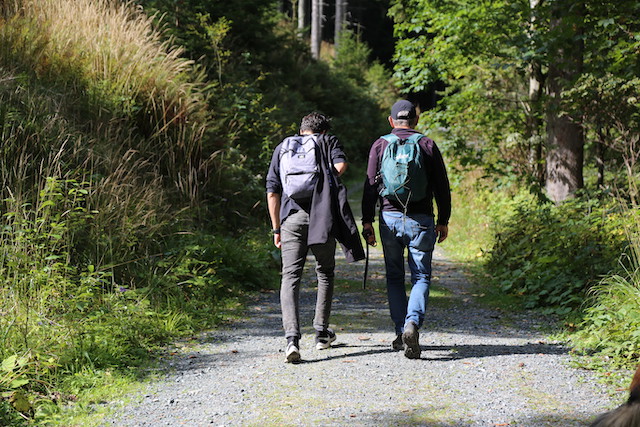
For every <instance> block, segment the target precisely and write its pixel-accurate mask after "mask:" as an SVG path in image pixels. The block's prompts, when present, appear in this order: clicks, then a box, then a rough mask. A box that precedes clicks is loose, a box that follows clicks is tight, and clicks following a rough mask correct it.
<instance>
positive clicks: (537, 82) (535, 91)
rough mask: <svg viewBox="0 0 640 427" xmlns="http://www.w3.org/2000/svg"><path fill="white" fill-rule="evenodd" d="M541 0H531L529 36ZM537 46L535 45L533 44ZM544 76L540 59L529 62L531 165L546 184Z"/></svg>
mask: <svg viewBox="0 0 640 427" xmlns="http://www.w3.org/2000/svg"><path fill="white" fill-rule="evenodd" d="M539 3H540V0H530V1H529V9H530V11H531V24H530V25H529V37H530V39H533V37H534V35H535V33H536V32H537V31H538V28H537V25H538V10H537V9H538V6H539ZM532 47H534V48H535V46H532ZM543 80H544V76H543V74H542V66H541V64H540V61H539V60H538V59H533V60H532V61H531V63H530V64H529V103H528V110H527V111H526V114H527V116H526V117H527V135H526V137H527V140H528V141H529V167H530V170H531V173H532V175H533V179H534V181H535V182H537V183H538V185H540V188H542V186H543V185H544V169H543V168H542V136H541V133H542V118H541V114H540V113H541V105H540V100H541V98H542V94H543V90H544V82H543Z"/></svg>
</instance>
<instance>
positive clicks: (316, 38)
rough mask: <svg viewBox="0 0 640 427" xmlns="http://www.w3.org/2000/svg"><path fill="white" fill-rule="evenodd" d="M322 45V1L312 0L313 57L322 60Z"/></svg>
mask: <svg viewBox="0 0 640 427" xmlns="http://www.w3.org/2000/svg"><path fill="white" fill-rule="evenodd" d="M321 43H322V0H311V56H312V57H313V58H314V59H319V58H320V44H321Z"/></svg>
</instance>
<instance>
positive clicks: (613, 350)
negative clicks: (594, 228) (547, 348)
mask: <svg viewBox="0 0 640 427" xmlns="http://www.w3.org/2000/svg"><path fill="white" fill-rule="evenodd" d="M627 219H628V225H627V227H626V230H627V235H628V238H629V240H630V242H631V244H630V245H629V247H628V249H627V251H626V254H625V256H623V257H622V259H621V265H622V266H623V268H622V269H621V271H620V272H619V273H614V274H610V275H607V276H606V277H605V278H603V279H602V280H601V281H600V282H599V283H598V284H597V285H595V286H594V287H593V288H592V289H591V290H590V292H589V299H588V300H587V301H586V303H585V307H586V308H585V311H584V320H583V321H582V322H581V324H580V325H579V330H578V331H577V332H576V333H575V334H573V335H572V336H571V341H572V343H573V345H574V347H575V348H576V349H577V350H578V351H587V352H597V353H600V354H602V355H606V356H607V357H612V358H613V361H614V363H617V364H621V365H625V364H626V365H630V364H631V363H630V362H632V361H633V363H637V359H638V358H639V357H640V234H639V233H638V232H639V231H640V223H639V222H638V215H637V213H635V215H634V214H632V213H629V214H628V215H627Z"/></svg>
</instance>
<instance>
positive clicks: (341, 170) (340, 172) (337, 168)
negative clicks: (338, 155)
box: [333, 162, 349, 176]
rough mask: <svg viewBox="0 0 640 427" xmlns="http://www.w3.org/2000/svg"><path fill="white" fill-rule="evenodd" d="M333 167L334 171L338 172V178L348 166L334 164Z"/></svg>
mask: <svg viewBox="0 0 640 427" xmlns="http://www.w3.org/2000/svg"><path fill="white" fill-rule="evenodd" d="M333 167H334V168H336V171H337V172H338V176H342V174H343V173H345V172H346V171H347V168H348V167H349V165H348V164H347V162H341V163H335V164H334V165H333Z"/></svg>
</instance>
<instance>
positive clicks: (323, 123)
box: [300, 111, 331, 133]
mask: <svg viewBox="0 0 640 427" xmlns="http://www.w3.org/2000/svg"><path fill="white" fill-rule="evenodd" d="M329 122H331V119H330V118H329V117H327V116H325V115H323V114H320V113H318V112H315V111H314V112H313V113H310V114H307V115H306V116H304V117H303V118H302V121H301V122H300V132H304V131H311V132H313V133H322V132H326V131H328V130H329V129H331V125H330V124H329Z"/></svg>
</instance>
